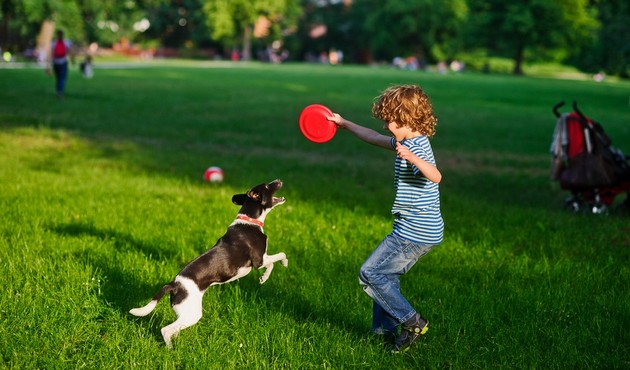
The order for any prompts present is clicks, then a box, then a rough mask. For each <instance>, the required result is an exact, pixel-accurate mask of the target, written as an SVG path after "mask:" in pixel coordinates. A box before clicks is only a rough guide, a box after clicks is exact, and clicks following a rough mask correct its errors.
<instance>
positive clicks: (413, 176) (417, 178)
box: [392, 136, 444, 244]
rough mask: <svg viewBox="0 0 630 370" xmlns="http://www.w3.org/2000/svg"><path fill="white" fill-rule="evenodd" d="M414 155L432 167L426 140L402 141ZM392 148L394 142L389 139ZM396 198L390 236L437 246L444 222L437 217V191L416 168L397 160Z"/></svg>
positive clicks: (400, 159)
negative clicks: (392, 228) (391, 234)
mask: <svg viewBox="0 0 630 370" xmlns="http://www.w3.org/2000/svg"><path fill="white" fill-rule="evenodd" d="M401 144H403V145H404V146H406V147H407V148H409V150H411V152H412V153H413V154H415V155H416V156H418V157H420V158H422V159H423V160H425V161H427V162H429V163H431V164H433V165H434V166H435V165H436V164H435V158H434V156H433V150H432V149H431V144H430V143H429V139H428V138H427V137H426V136H417V137H414V138H411V139H405V140H403V141H401ZM392 147H394V148H395V147H396V139H395V138H392ZM394 182H395V184H394V186H395V189H396V197H395V199H394V204H393V206H392V214H393V215H394V217H395V218H394V230H393V234H394V235H397V236H399V237H401V238H404V239H407V240H409V241H412V242H414V243H421V244H439V243H441V242H442V238H443V236H444V221H443V219H442V214H441V213H440V189H439V186H438V184H436V183H434V182H431V181H429V180H428V179H427V178H426V177H424V176H423V175H422V173H421V172H420V171H419V170H418V168H417V167H416V166H414V165H412V164H411V163H409V162H408V161H406V160H403V159H402V158H400V157H398V156H396V161H395V168H394Z"/></svg>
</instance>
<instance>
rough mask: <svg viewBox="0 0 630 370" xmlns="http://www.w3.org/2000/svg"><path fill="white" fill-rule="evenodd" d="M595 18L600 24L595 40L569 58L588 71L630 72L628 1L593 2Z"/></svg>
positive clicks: (574, 51)
mask: <svg viewBox="0 0 630 370" xmlns="http://www.w3.org/2000/svg"><path fill="white" fill-rule="evenodd" d="M595 6H596V8H597V18H598V19H599V22H600V24H601V25H602V27H601V28H600V29H599V32H598V37H597V39H596V40H593V42H592V43H591V44H590V45H588V46H586V47H584V48H579V49H574V50H573V52H572V53H571V54H572V55H571V59H570V61H571V62H572V63H573V64H574V65H576V66H578V67H579V68H581V69H583V70H586V71H589V72H598V71H601V70H603V71H605V72H606V73H608V74H616V75H619V76H622V77H626V78H627V77H628V76H629V73H630V3H629V2H628V1H627V0H599V1H596V2H595Z"/></svg>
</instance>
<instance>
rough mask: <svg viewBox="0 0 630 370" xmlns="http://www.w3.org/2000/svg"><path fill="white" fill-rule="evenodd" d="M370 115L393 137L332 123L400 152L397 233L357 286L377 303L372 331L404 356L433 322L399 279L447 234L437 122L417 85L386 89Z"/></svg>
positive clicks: (369, 261)
mask: <svg viewBox="0 0 630 370" xmlns="http://www.w3.org/2000/svg"><path fill="white" fill-rule="evenodd" d="M372 115H373V116H374V117H375V118H378V119H380V120H382V121H383V122H385V125H384V126H383V128H384V129H386V130H388V131H389V132H390V133H391V136H386V135H382V134H380V133H378V132H376V131H374V130H372V129H369V128H366V127H363V126H361V125H358V124H356V123H353V122H351V121H348V120H346V119H345V118H343V117H341V116H340V115H339V114H337V113H334V114H333V116H332V117H328V120H330V121H333V122H335V123H336V124H337V125H338V126H339V127H341V128H344V129H347V130H348V131H350V132H351V133H352V134H354V135H355V136H356V137H358V138H359V139H361V140H363V141H365V142H366V143H369V144H372V145H375V146H378V147H381V148H384V149H389V150H392V151H395V152H396V154H397V155H396V159H395V161H394V166H395V167H394V183H395V184H394V186H395V190H396V196H395V199H394V204H393V206H392V210H391V211H392V214H393V215H394V223H393V230H392V232H391V233H390V234H389V235H387V236H386V237H385V238H384V239H383V241H382V242H381V243H380V244H379V245H378V246H377V247H376V249H375V250H374V252H372V254H371V255H370V256H369V257H368V258H367V260H366V261H365V262H364V263H363V265H362V266H361V269H360V272H359V282H360V284H361V285H362V287H363V290H364V291H365V293H367V295H369V296H370V297H371V298H372V300H373V312H372V331H373V332H374V333H376V334H380V335H383V336H384V338H385V340H386V341H389V342H393V343H392V344H393V346H394V347H393V352H402V351H406V350H408V349H409V347H410V346H411V345H412V343H414V342H415V341H416V340H418V339H419V338H420V337H421V336H422V335H424V334H425V333H426V332H427V330H428V328H429V322H428V321H427V320H426V319H425V318H423V317H422V316H420V314H419V313H418V312H417V311H416V310H415V309H414V308H413V307H412V306H411V304H410V303H409V302H408V301H407V300H406V299H405V297H404V296H403V295H402V293H401V291H400V276H401V275H404V274H405V273H406V272H407V271H409V269H411V267H412V266H413V265H414V264H415V263H416V262H417V261H418V259H419V258H420V257H422V256H424V255H425V254H427V253H428V252H429V251H430V250H431V249H432V248H433V247H435V246H436V245H438V244H440V243H441V242H442V238H443V234H444V222H443V220H442V215H441V212H440V192H439V186H438V184H439V183H440V181H441V180H442V174H441V173H440V171H439V170H438V169H437V167H436V162H435V158H434V156H433V150H432V148H431V145H430V143H429V138H430V137H432V136H433V135H434V134H435V126H436V124H437V118H436V117H435V116H434V115H433V108H432V106H431V103H430V101H429V98H428V96H427V95H426V94H425V92H424V91H423V90H422V89H421V88H420V87H418V86H416V85H401V86H394V87H390V88H388V89H387V90H385V91H384V92H383V93H382V94H381V95H380V96H378V97H377V98H376V99H375V101H374V103H373V105H372ZM399 326H400V328H401V332H400V334H398V328H399ZM394 338H395V340H394Z"/></svg>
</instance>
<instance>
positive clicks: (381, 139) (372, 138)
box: [327, 113, 394, 150]
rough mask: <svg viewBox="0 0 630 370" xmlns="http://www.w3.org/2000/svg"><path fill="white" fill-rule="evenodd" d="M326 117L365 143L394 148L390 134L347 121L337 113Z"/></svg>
mask: <svg viewBox="0 0 630 370" xmlns="http://www.w3.org/2000/svg"><path fill="white" fill-rule="evenodd" d="M327 118H328V120H329V121H333V122H335V123H336V124H337V126H339V127H341V128H344V129H346V130H348V131H350V132H352V133H353V134H354V135H355V136H356V137H358V138H359V139H361V140H363V141H365V142H366V143H369V144H372V145H376V146H380V147H381V148H385V149H389V150H394V148H392V144H391V142H392V138H391V137H390V136H387V135H383V134H381V133H379V132H377V131H374V130H372V129H371V128H367V127H363V126H361V125H358V124H356V123H354V122H351V121H348V120H347V119H345V118H343V117H341V116H340V115H339V114H337V113H333V116H332V117H327Z"/></svg>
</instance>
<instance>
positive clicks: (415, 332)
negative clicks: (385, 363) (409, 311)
mask: <svg viewBox="0 0 630 370" xmlns="http://www.w3.org/2000/svg"><path fill="white" fill-rule="evenodd" d="M413 322H414V324H411V325H407V324H403V325H402V329H401V332H400V335H399V336H398V338H397V339H396V344H394V349H393V350H392V352H393V353H399V352H406V351H407V350H409V348H410V347H411V345H412V344H413V343H414V342H415V341H417V340H418V339H420V338H421V337H422V336H423V335H424V334H426V332H427V331H428V330H429V322H428V321H426V320H425V319H423V318H422V316H420V315H418V314H416V316H415V317H414V320H413Z"/></svg>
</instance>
